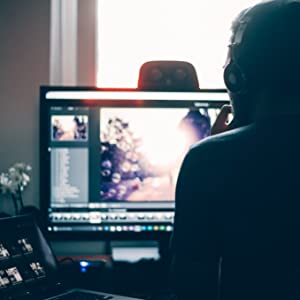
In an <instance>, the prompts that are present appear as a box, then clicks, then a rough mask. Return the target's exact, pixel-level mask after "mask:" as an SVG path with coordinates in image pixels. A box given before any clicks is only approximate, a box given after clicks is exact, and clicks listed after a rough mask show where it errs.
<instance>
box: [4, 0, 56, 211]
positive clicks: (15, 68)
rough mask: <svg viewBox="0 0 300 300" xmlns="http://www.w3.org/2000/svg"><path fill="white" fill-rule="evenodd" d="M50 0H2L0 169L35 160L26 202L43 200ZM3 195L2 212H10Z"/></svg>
mask: <svg viewBox="0 0 300 300" xmlns="http://www.w3.org/2000/svg"><path fill="white" fill-rule="evenodd" d="M49 23H50V0H26V1H24V0H1V1H0V41H1V46H0V103H1V108H0V128H1V129H0V134H1V140H0V143H1V146H0V172H3V171H6V170H7V168H8V167H9V166H11V165H12V164H13V163H15V162H17V161H23V162H26V163H29V164H30V165H32V168H33V170H32V182H31V183H30V186H29V187H28V189H27V190H25V192H24V202H25V204H26V205H36V206H38V205H39V193H38V186H39V180H38V178H39V176H38V174H39V173H38V172H39V162H38V143H39V86H40V85H43V84H48V83H49V26H50V25H49ZM2 200H3V199H2V197H1V198H0V211H1V210H5V211H6V212H12V211H11V209H12V206H11V203H10V201H2Z"/></svg>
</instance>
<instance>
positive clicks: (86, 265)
mask: <svg viewBox="0 0 300 300" xmlns="http://www.w3.org/2000/svg"><path fill="white" fill-rule="evenodd" d="M79 264H80V267H82V268H86V267H88V266H89V265H90V263H89V262H87V261H80V262H79Z"/></svg>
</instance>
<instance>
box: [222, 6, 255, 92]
mask: <svg viewBox="0 0 300 300" xmlns="http://www.w3.org/2000/svg"><path fill="white" fill-rule="evenodd" d="M250 10H251V7H250V8H248V9H246V10H245V11H244V12H242V16H240V21H239V25H238V28H237V30H236V32H235V34H234V37H233V41H232V43H231V44H230V45H229V48H230V58H229V62H228V63H227V65H226V66H225V68H224V74H223V77H224V83H225V85H226V87H227V89H228V90H229V91H230V92H231V93H234V94H244V93H246V92H247V90H248V86H249V79H248V78H247V75H246V74H245V72H244V70H243V69H242V68H241V67H240V65H239V64H238V62H237V60H236V52H237V51H238V47H239V46H240V44H241V42H242V40H243V37H244V33H245V31H246V28H247V26H248V23H249V21H250V17H247V14H248V12H249V11H250Z"/></svg>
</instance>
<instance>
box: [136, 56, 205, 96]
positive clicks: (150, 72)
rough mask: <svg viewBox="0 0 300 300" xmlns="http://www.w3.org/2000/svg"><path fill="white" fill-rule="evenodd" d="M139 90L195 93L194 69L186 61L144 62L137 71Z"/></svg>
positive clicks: (196, 80) (196, 81)
mask: <svg viewBox="0 0 300 300" xmlns="http://www.w3.org/2000/svg"><path fill="white" fill-rule="evenodd" d="M138 89H139V90H147V91H149V90H152V91H195V90H199V82H198V76H197V72H196V69H195V67H194V66H193V65H192V64H191V63H189V62H186V61H176V60H166V61H164V60H154V61H148V62H145V63H144V64H143V65H142V66H141V68H140V71H139V79H138Z"/></svg>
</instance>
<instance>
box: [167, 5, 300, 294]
mask: <svg viewBox="0 0 300 300" xmlns="http://www.w3.org/2000/svg"><path fill="white" fill-rule="evenodd" d="M299 70H300V2H297V1H281V0H277V1H267V2H262V3H259V4H257V5H255V6H253V7H251V8H249V9H247V10H244V11H243V12H241V13H240V15H239V16H238V17H237V19H236V20H235V21H234V23H233V26H232V38H231V43H230V46H229V51H228V59H227V62H226V65H225V68H224V81H225V84H226V86H227V89H228V92H229V94H230V98H231V100H232V106H233V111H234V119H233V122H232V123H231V124H229V125H227V123H226V119H227V116H228V114H229V113H230V111H231V110H230V107H228V106H226V107H224V109H223V110H222V112H221V114H220V116H219V118H218V119H217V122H216V124H215V126H214V128H213V133H218V134H216V135H213V136H212V137H209V138H207V139H205V140H203V141H201V142H199V143H198V144H196V145H194V146H193V147H192V148H191V149H190V151H189V152H188V154H187V155H186V157H185V160H184V162H183V164H182V167H181V171H180V175H179V178H178V182H177V187H176V210H175V223H174V234H173V237H172V252H173V264H172V279H173V283H174V289H175V292H176V294H177V296H178V298H179V299H205V300H210V299H214V300H215V299H222V300H250V299H251V300H260V299H261V300H262V299H264V300H266V299H270V300H271V299H272V300H274V299H288V300H292V299H300V255H299V253H300V235H299V230H300V192H299V191H300V188H299V182H300V178H299V177H300V176H299V174H300V141H299V138H300V133H299V132H300V92H299V90H298V89H299V86H300V85H299V83H300V76H299ZM223 131H225V132H223ZM220 132H223V133H220Z"/></svg>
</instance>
